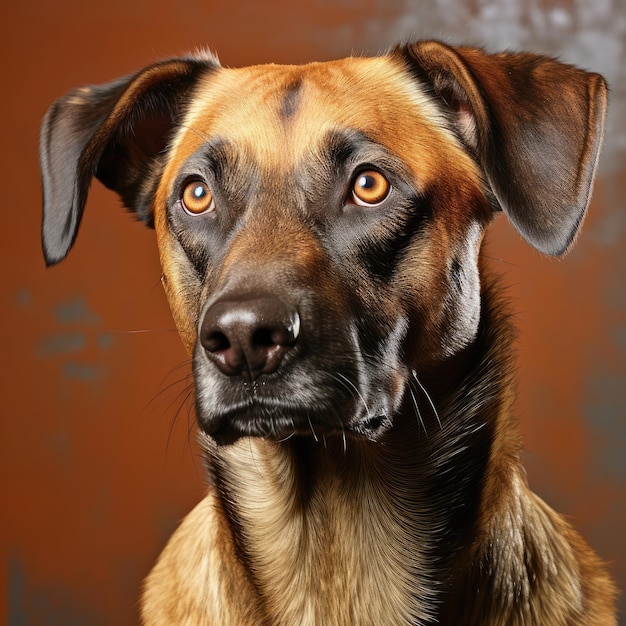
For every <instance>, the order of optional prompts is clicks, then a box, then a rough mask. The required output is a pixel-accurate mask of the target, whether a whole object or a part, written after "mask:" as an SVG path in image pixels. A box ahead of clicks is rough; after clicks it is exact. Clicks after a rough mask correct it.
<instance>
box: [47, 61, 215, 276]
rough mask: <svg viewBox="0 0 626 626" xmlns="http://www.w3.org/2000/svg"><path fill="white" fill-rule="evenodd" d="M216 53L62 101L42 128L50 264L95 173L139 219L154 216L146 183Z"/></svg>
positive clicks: (72, 231) (72, 230)
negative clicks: (211, 57)
mask: <svg viewBox="0 0 626 626" xmlns="http://www.w3.org/2000/svg"><path fill="white" fill-rule="evenodd" d="M213 67H217V62H216V61H215V60H213V59H209V58H207V59H173V60H170V61H164V62H162V63H157V64H155V65H152V66H149V67H147V68H146V69H144V70H142V71H141V72H138V73H137V74H134V75H132V76H127V77H125V78H121V79H119V80H117V81H114V82H112V83H109V84H106V85H101V86H89V87H82V88H80V89H76V90H75V91H72V92H70V93H69V94H67V95H66V96H64V97H63V98H60V99H59V100H57V101H56V102H55V103H54V104H53V105H52V106H51V107H50V109H49V110H48V112H47V113H46V116H45V118H44V120H43V123H42V127H41V135H40V142H39V157H40V163H41V172H42V185H43V224H42V243H43V252H44V257H45V260H46V264H47V265H53V264H54V263H58V262H59V261H62V260H63V259H64V258H65V256H66V255H67V253H68V252H69V250H70V248H71V247H72V245H73V244H74V240H75V238H76V234H77V232H78V227H79V225H80V220H81V217H82V214H83V209H84V206H85V202H86V200H87V192H88V190H89V185H90V183H91V179H92V177H93V176H96V177H97V178H98V179H100V180H101V181H102V182H103V183H104V184H105V185H106V186H107V187H109V188H110V189H113V190H114V191H116V192H117V193H118V194H119V195H120V196H121V198H122V201H123V202H124V204H125V205H126V206H127V207H128V208H130V209H132V210H133V211H136V212H137V213H138V215H139V216H140V218H142V219H143V220H144V221H146V222H148V223H150V222H151V220H152V215H151V210H150V206H146V205H148V204H149V201H148V198H147V197H146V193H145V192H146V191H147V189H146V187H148V186H149V185H150V180H151V178H150V172H151V171H152V170H153V168H155V167H156V166H158V164H159V155H160V153H161V152H162V151H163V150H164V148H165V147H166V146H167V143H168V141H169V139H170V135H171V133H172V130H173V128H174V125H175V124H176V123H177V121H178V120H179V119H180V117H181V115H182V114H183V112H184V110H185V106H186V102H187V97H188V95H189V93H190V91H191V90H192V89H193V87H194V85H195V84H196V82H197V80H198V77H199V76H200V75H201V74H202V73H203V72H204V71H206V70H207V69H209V68H213Z"/></svg>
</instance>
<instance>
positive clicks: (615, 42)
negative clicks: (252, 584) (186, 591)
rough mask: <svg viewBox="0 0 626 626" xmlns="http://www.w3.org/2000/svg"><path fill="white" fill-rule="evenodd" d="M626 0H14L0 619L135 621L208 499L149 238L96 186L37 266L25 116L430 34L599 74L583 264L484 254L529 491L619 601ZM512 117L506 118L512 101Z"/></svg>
mask: <svg viewBox="0 0 626 626" xmlns="http://www.w3.org/2000/svg"><path fill="white" fill-rule="evenodd" d="M624 6H625V5H624V3H623V0H601V1H597V0H578V1H577V2H574V1H573V0H562V1H561V0H519V1H516V0H508V1H507V0H502V1H501V2H499V1H496V2H490V3H487V2H484V1H481V0H437V1H435V2H428V3H424V6H423V7H420V6H419V2H417V1H416V0H413V1H411V0H405V1H402V0H391V1H383V0H370V1H363V2H356V1H355V0H310V1H309V2H308V3H302V4H299V5H296V3H294V2H293V1H292V0H276V1H274V2H268V3H264V4H262V3H259V2H251V3H249V4H246V3H244V2H242V1H241V0H229V1H228V2H226V1H213V2H211V1H207V0H179V1H178V2H165V1H163V0H123V1H122V0H109V1H108V2H106V3H90V2H84V0H81V1H78V0H56V1H52V0H35V1H34V2H33V1H31V2H16V1H12V2H11V3H10V4H9V3H8V2H7V3H5V4H3V8H2V20H1V21H2V37H1V38H0V46H1V47H2V65H3V75H4V85H3V87H2V102H1V104H0V107H1V108H2V115H1V117H0V119H1V120H2V122H1V124H2V136H1V139H0V142H1V143H0V146H1V157H0V158H1V159H2V167H1V168H0V182H1V187H0V193H1V194H2V213H1V216H0V237H1V239H2V243H1V246H0V254H1V259H2V263H1V264H0V272H1V283H0V284H1V286H2V289H1V293H0V298H1V311H2V324H1V332H2V344H1V345H2V350H1V354H2V376H0V384H1V385H2V389H1V393H2V402H1V406H2V408H1V409H0V410H1V426H0V427H1V432H0V446H1V449H0V463H1V464H2V467H1V470H2V472H1V477H2V478H1V480H2V492H1V494H0V497H1V500H0V502H1V503H2V504H1V509H0V510H1V514H0V515H1V518H0V519H1V525H2V527H1V529H0V537H1V539H0V546H1V556H2V570H1V574H0V576H1V580H0V583H1V584H0V589H1V592H0V594H1V595H0V616H1V617H0V619H2V617H4V618H5V620H6V623H7V624H10V625H11V626H24V625H30V624H33V625H35V624H36V625H39V624H62V625H64V626H67V625H75V624H76V625H78V624H81V625H92V624H93V625H100V624H116V625H124V624H133V623H135V622H136V619H137V617H136V598H137V595H138V590H139V586H140V581H141V579H142V578H143V576H144V575H145V574H146V572H147V571H148V569H149V567H150V564H151V563H152V562H153V560H154V558H155V557H156V555H157V554H158V552H159V551H160V549H161V547H162V546H163V545H164V542H165V541H166V538H167V536H168V535H169V534H170V533H171V531H172V530H173V529H174V528H175V526H176V524H177V522H178V520H179V519H180V518H181V517H182V516H183V515H184V514H185V512H186V511H188V510H189V509H190V508H191V507H192V506H193V504H194V503H195V502H196V501H197V500H198V499H199V498H200V497H201V496H202V493H203V473H202V464H201V461H200V460H199V457H198V452H197V449H196V447H195V443H194V436H193V416H192V414H191V413H190V408H189V407H190V403H189V401H188V396H189V378H188V375H189V365H188V362H187V359H186V356H185V354H184V352H183V350H182V348H181V346H180V344H179V340H178V337H177V335H176V333H175V332H174V330H173V324H172V322H171V319H170V315H169V312H168V309H167V305H166V303H165V299H164V296H163V294H162V292H161V288H160V285H159V276H160V272H159V267H158V263H157V255H156V250H155V245H154V241H153V233H152V231H149V230H147V229H145V228H144V227H143V226H141V225H139V224H137V223H135V222H134V221H133V219H132V217H130V216H129V215H128V214H126V213H124V212H123V211H122V210H121V209H119V203H118V201H117V199H116V198H115V197H114V196H113V195H112V194H110V193H109V192H107V191H105V190H104V189H103V188H102V187H101V186H100V185H98V184H95V185H94V186H93V188H92V193H91V196H90V200H89V204H88V206H87V210H86V215H85V219H84V222H83V227H82V230H81V234H80V236H79V238H78V242H77V245H76V247H75V249H74V250H73V252H72V254H71V255H70V257H69V258H68V259H67V261H66V262H64V263H63V264H62V265H60V266H58V267H55V268H54V269H51V270H46V269H45V268H44V264H43V260H42V258H41V253H40V247H39V240H38V237H39V228H40V226H39V223H40V217H39V207H40V189H39V173H38V166H37V136H38V125H39V121H40V119H41V117H42V115H43V114H44V112H45V110H46V108H47V106H48V105H49V104H50V103H51V102H52V100H53V99H55V98H57V97H59V96H61V95H62V94H64V93H65V92H66V91H68V90H69V89H70V88H72V87H75V86H78V85H81V84H83V83H90V82H93V83H98V82H105V81H108V80H111V79H113V78H115V77H117V76H119V75H122V74H125V73H128V72H129V71H132V70H135V69H138V68H139V67H141V66H143V65H145V64H147V63H149V62H151V61H153V60H155V59H157V58H161V57H164V56H170V55H173V54H177V53H182V52H185V51H188V50H191V49H195V48H198V47H210V48H212V49H215V50H216V51H217V52H218V54H219V56H220V58H221V59H222V62H223V63H224V64H225V65H241V64H249V63H258V62H266V61H277V62H301V61H307V60H323V59H328V58H332V57H337V56H345V55H347V54H350V53H351V52H352V51H354V52H358V53H360V52H363V51H365V52H371V53H375V52H378V51H380V50H383V49H384V48H386V47H387V46H388V45H390V44H391V43H393V42H395V41H398V40H401V39H406V38H409V37H420V36H433V35H435V36H442V37H444V38H446V39H448V40H450V41H458V42H468V43H478V44H482V45H485V46H487V47H488V48H489V49H491V50H497V49H501V48H507V47H515V48H530V49H534V50H537V51H542V52H547V53H550V54H555V55H559V56H561V57H562V58H563V59H565V60H567V61H570V62H574V63H577V64H579V65H582V66H584V67H587V68H590V69H594V70H596V71H600V72H602V73H604V74H605V75H606V76H607V78H608V79H609V81H610V83H611V86H612V89H613V93H612V102H611V107H612V108H611V116H610V118H609V128H608V132H607V141H606V148H605V152H604V156H603V158H602V161H601V173H600V176H599V181H598V186H597V190H596V193H595V196H594V200H593V204H592V207H591V212H590V215H589V218H588V220H587V222H586V224H585V227H584V231H583V236H582V237H581V239H580V241H579V244H578V246H577V247H576V249H575V250H574V251H573V252H572V253H571V254H570V255H569V256H568V257H567V258H566V259H565V260H564V261H555V260H549V259H545V258H541V257H540V255H539V254H537V253H535V252H533V251H532V250H530V249H529V248H528V247H527V246H526V245H525V244H523V243H522V242H521V241H520V239H519V237H518V236H517V235H516V234H515V233H514V232H513V230H512V228H510V227H509V226H508V224H506V223H505V220H504V218H500V219H499V222H498V224H497V225H496V227H495V228H494V229H493V230H492V233H491V243H490V250H489V255H490V256H491V257H492V263H493V266H494V267H495V268H496V269H498V270H499V271H501V273H502V274H503V275H504V280H505V282H506V283H507V284H508V285H509V286H510V289H509V291H510V295H511V299H512V301H513V303H514V306H515V307H516V310H517V311H518V315H517V321H518V324H519V328H520V351H519V369H520V385H519V387H520V400H519V404H518V408H519V414H520V419H521V427H522V430H523V434H524V440H525V442H526V446H527V448H528V453H527V458H526V460H527V465H528V468H529V476H530V481H531V484H532V485H533V486H534V487H535V488H536V490H537V491H539V492H540V493H541V494H542V495H543V496H544V497H545V498H546V499H547V500H548V501H549V502H550V503H551V504H552V505H553V506H555V507H556V508H558V509H559V510H561V511H563V512H565V513H567V514H568V515H571V516H572V518H573V519H574V521H575V523H576V525H577V526H578V527H579V528H580V529H581V530H582V531H583V533H584V534H585V536H586V537H587V538H588V539H589V541H590V542H591V544H592V545H593V546H594V547H595V548H596V549H597V550H598V551H599V552H600V553H601V554H602V555H603V556H604V557H605V558H606V559H608V560H610V561H611V562H612V565H611V567H612V570H613V572H614V574H615V576H616V577H617V579H618V580H619V583H620V586H621V587H622V588H623V589H626V540H625V538H624V537H625V534H626V531H625V529H626V506H625V503H626V500H625V495H626V462H625V460H624V459H625V457H626V420H625V419H624V414H625V411H624V408H625V405H626V400H625V397H626V394H625V390H626V367H625V358H624V356H625V353H626V324H625V310H626V289H625V286H626V285H625V283H626V280H625V279H626V273H625V269H626V261H625V258H626V254H625V253H624V250H625V244H626V212H625V210H624V200H623V198H624V195H625V192H626V171H625V166H626V106H625V103H626V76H625V70H624V65H625V63H624V59H625V58H626V37H625V33H626V10H625V8H624ZM512 106H514V104H512Z"/></svg>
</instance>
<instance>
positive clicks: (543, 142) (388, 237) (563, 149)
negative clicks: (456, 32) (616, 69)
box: [41, 42, 606, 441]
mask: <svg viewBox="0 0 626 626" xmlns="http://www.w3.org/2000/svg"><path fill="white" fill-rule="evenodd" d="M605 93H606V87H605V84H604V81H603V79H602V78H601V77H600V76H598V75H596V74H589V73H586V72H583V71H581V70H577V69H575V68H572V67H570V66H566V65H562V64H560V63H558V62H556V61H554V60H551V59H548V58H545V57H541V56H536V55H530V54H500V55H488V54H485V53H484V52H482V51H480V50H476V49H470V48H450V47H448V46H445V45H443V44H440V43H437V42H422V43H418V44H414V45H408V46H403V47H400V48H397V49H396V50H394V51H393V52H392V53H390V54H389V55H387V56H382V57H378V58H348V59H344V60H341V61H335V62H329V63H316V64H311V65H306V66H275V65H268V66H258V67H248V68H242V69H223V68H221V67H220V66H219V64H218V63H217V61H216V60H214V59H213V58H211V57H205V58H201V57H194V58H186V59H185V58H183V59H175V60H170V61H166V62H163V63H159V64H156V65H153V66H151V67H148V68H146V69H144V70H143V71H141V72H139V73H137V74H135V75H133V76H130V77H127V78H124V79H121V80H119V81H116V82H114V83H111V84H108V85H105V86H100V87H85V88H82V89H79V90H76V91H74V92H72V93H70V94H69V95H67V96H66V97H64V98H62V99H61V100H59V101H57V102H56V103H55V104H54V105H53V106H52V107H51V109H50V110H49V112H48V114H47V116H46V118H45V120H44V124H43V128H42V135H41V163H42V171H43V187H44V221H43V246H44V254H45V257H46V261H47V263H48V264H53V263H57V262H58V261H60V260H62V259H63V258H64V257H65V256H66V254H67V253H68V251H69V249H70V247H71V246H72V244H73V242H74V239H75V237H76V233H77V230H78V226H79V223H80V219H81V216H82V212H83V207H84V205H85V201H86V197H87V191H88V187H89V184H90V181H91V178H92V177H93V176H96V177H97V178H98V179H100V180H101V181H102V182H103V183H104V184H105V185H106V186H108V187H110V188H111V189H113V190H115V191H116V192H118V193H119V195H120V196H121V198H122V200H123V202H124V204H125V205H126V206H127V207H129V208H130V209H132V210H133V211H136V212H137V214H138V216H139V217H140V218H141V219H143V220H144V221H145V222H146V223H148V224H150V225H154V227H155V229H156V234H157V239H158V245H159V251H160V255H161V261H162V265H163V284H164V287H165V290H166V292H167V295H168V298H169V301H170V304H171V307H172V311H173V315H174V318H175V320H176V324H177V327H178V329H179V331H180V333H181V337H182V339H183V341H184V343H185V344H186V346H187V348H188V349H189V351H190V352H192V353H193V358H194V372H195V381H196V388H197V407H198V413H199V421H200V426H201V427H202V428H203V429H204V430H205V431H206V432H208V433H209V434H211V435H213V436H214V437H215V438H216V439H218V440H220V439H221V440H223V441H228V440H231V439H232V438H236V437H238V436H241V435H248V434H249V435H261V436H271V437H284V436H288V435H290V434H292V433H296V434H303V433H306V434H311V435H315V434H316V433H320V432H322V433H324V434H329V433H332V432H351V433H355V434H360V435H364V436H369V437H375V436H376V435H377V434H378V433H380V432H381V431H382V430H384V429H385V428H386V427H387V426H388V425H389V424H390V423H391V421H392V417H393V415H394V413H395V412H396V411H397V409H398V407H399V406H400V403H401V401H402V398H403V396H404V394H405V389H406V386H407V380H408V378H409V377H410V375H411V372H412V370H414V369H416V368H418V369H419V368H427V367H429V366H430V365H432V364H433V363H437V362H441V361H443V360H445V359H447V358H449V357H450V356H452V355H454V354H456V353H457V352H459V351H460V350H462V349H463V348H464V347H465V346H467V345H468V344H470V343H471V342H472V341H473V339H474V337H475V334H476V332H477V328H478V324H479V319H480V309H481V304H480V284H479V271H478V253H479V248H480V245H481V240H482V235H483V232H484V229H485V227H486V226H487V225H488V224H489V222H490V221H491V219H492V217H493V215H494V212H495V211H497V210H500V209H501V210H503V211H504V212H505V213H506V215H507V216H508V218H509V220H510V221H511V222H512V223H513V225H514V226H515V227H516V228H517V230H518V231H519V232H520V234H521V235H522V236H523V237H524V238H525V239H526V240H527V241H528V242H529V243H530V244H532V245H533V246H534V247H536V248H537V249H539V250H540V251H542V252H544V253H547V254H551V255H558V254H561V253H563V252H564V251H565V250H567V249H568V247H569V246H570V245H571V243H572V241H573V239H574V238H575V236H576V233H577V231H578V228H579V226H580V223H581V221H582V219H583V216H584V214H585V211H586V208H587V204H588V200H589V195H590V189H591V185H592V181H593V177H594V173H595V169H596V163H597V157H598V152H599V147H600V143H601V137H602V126H603V120H604V111H605Z"/></svg>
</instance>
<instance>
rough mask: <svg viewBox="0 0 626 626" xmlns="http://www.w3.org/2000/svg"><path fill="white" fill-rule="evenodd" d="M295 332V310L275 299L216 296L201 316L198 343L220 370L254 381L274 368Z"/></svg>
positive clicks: (297, 331) (297, 319) (297, 326)
mask: <svg viewBox="0 0 626 626" xmlns="http://www.w3.org/2000/svg"><path fill="white" fill-rule="evenodd" d="M299 334H300V316H299V315H298V311H297V310H296V309H295V308H292V307H290V306H288V305H287V304H285V303H284V302H282V301H281V300H279V299H277V298H274V297H271V296H259V297H252V298H246V299H237V300H235V299H232V300H229V299H220V300H218V301H217V302H215V303H214V304H212V305H211V306H210V307H209V308H208V309H207V311H206V313H205V315H204V320H203V321H202V326H201V328H200V342H201V344H202V346H203V347H204V349H205V351H206V354H207V355H208V357H209V358H210V359H211V360H212V361H213V362H214V363H215V365H217V367H218V368H219V370H220V371H221V372H223V373H224V374H226V375H227V376H238V375H242V374H247V375H249V376H250V378H251V379H252V380H256V379H257V378H258V377H259V376H261V374H271V373H272V372H275V371H276V370H277V369H278V366H279V365H280V363H281V362H282V360H283V356H284V355H285V353H286V352H287V351H288V350H290V349H291V348H292V347H293V346H294V345H295V344H296V342H297V340H298V336H299Z"/></svg>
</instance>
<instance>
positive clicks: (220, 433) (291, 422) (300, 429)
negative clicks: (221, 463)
mask: <svg viewBox="0 0 626 626" xmlns="http://www.w3.org/2000/svg"><path fill="white" fill-rule="evenodd" d="M198 422H199V426H200V428H201V430H202V431H203V432H204V433H205V434H206V435H208V436H209V437H211V438H212V439H213V440H214V441H215V443H217V444H218V445H229V444H232V443H235V442H236V441H238V440H239V439H241V438H244V437H258V438H262V439H267V440H270V441H275V442H284V441H288V440H290V439H292V438H294V437H298V438H302V437H305V438H310V439H311V440H313V441H315V442H323V441H327V440H329V439H330V438H333V437H342V438H344V439H345V438H350V439H359V440H369V441H377V440H378V439H379V438H380V437H381V436H382V435H383V434H384V433H385V432H386V431H387V430H389V428H390V427H391V419H390V418H389V417H388V416H386V415H380V416H375V417H366V418H359V419H356V420H354V421H353V422H350V423H348V424H341V423H339V422H335V423H332V422H329V421H328V420H324V419H321V418H320V417H319V416H317V415H314V414H313V415H312V414H311V413H303V414H298V413H290V414H285V415H280V416H272V417H263V416H259V415H257V414H253V413H249V412H230V413H223V414H220V415H213V416H211V417H204V416H202V417H201V418H200V419H199V420H198Z"/></svg>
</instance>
